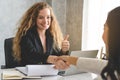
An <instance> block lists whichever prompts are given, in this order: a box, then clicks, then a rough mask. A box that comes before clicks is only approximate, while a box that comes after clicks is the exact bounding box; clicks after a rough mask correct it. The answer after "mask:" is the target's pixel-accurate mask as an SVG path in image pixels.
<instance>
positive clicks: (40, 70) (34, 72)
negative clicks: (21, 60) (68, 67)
mask: <svg viewBox="0 0 120 80" xmlns="http://www.w3.org/2000/svg"><path fill="white" fill-rule="evenodd" d="M53 67H54V65H26V66H25V67H16V70H18V71H20V72H22V73H24V74H25V75H26V76H34V77H39V76H52V75H57V74H58V70H57V69H54V68H53Z"/></svg>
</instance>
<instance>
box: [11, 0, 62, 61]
mask: <svg viewBox="0 0 120 80" xmlns="http://www.w3.org/2000/svg"><path fill="white" fill-rule="evenodd" d="M44 8H48V9H49V10H50V12H51V18H52V19H51V25H50V27H49V30H50V33H51V34H52V36H53V40H54V46H53V47H55V46H57V47H58V48H61V43H62V40H63V35H62V32H61V29H60V26H59V24H58V22H57V20H56V17H55V15H54V13H53V10H52V8H51V7H50V6H49V5H48V4H47V3H45V2H38V3H35V4H34V5H33V6H31V7H30V8H29V9H28V10H27V11H26V13H25V14H24V15H23V17H22V18H21V19H20V23H19V25H18V31H17V33H16V35H15V37H14V40H13V56H14V57H15V59H17V60H18V61H20V60H21V48H20V41H21V38H22V36H23V35H25V34H26V32H27V31H28V29H30V28H31V27H34V26H35V25H36V20H37V16H38V14H39V11H40V10H42V9H44Z"/></svg>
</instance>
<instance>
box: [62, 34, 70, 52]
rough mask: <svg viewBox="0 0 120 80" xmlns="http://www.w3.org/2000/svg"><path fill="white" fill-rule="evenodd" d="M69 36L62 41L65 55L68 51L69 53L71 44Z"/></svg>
mask: <svg viewBox="0 0 120 80" xmlns="http://www.w3.org/2000/svg"><path fill="white" fill-rule="evenodd" d="M68 38H69V35H66V36H65V37H64V40H63V41H62V52H63V53H65V52H66V51H69V48H70V43H69V41H68Z"/></svg>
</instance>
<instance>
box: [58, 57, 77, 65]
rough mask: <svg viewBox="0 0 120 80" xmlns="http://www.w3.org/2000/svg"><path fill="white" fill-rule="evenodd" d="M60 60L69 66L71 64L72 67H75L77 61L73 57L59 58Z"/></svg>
mask: <svg viewBox="0 0 120 80" xmlns="http://www.w3.org/2000/svg"><path fill="white" fill-rule="evenodd" d="M60 58H61V59H62V60H63V61H66V62H68V63H69V64H72V65H76V64H77V60H78V57H74V56H60Z"/></svg>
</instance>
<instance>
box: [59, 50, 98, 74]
mask: <svg viewBox="0 0 120 80" xmlns="http://www.w3.org/2000/svg"><path fill="white" fill-rule="evenodd" d="M97 54H98V50H84V51H71V54H70V56H75V57H86V58H96V57H97ZM80 73H84V72H83V71H80V70H79V69H77V67H76V66H74V65H70V68H68V69H67V70H65V71H60V72H59V74H60V75H62V76H67V75H74V74H80Z"/></svg>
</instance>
